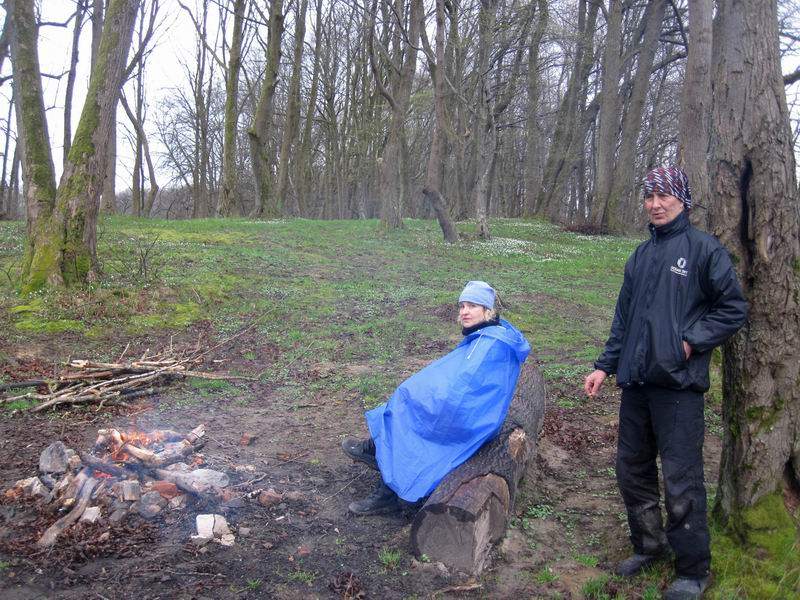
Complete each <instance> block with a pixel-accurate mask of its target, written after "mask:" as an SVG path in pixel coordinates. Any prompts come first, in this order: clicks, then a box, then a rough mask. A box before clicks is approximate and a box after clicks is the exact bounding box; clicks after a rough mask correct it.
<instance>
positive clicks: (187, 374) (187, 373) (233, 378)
mask: <svg viewBox="0 0 800 600" xmlns="http://www.w3.org/2000/svg"><path fill="white" fill-rule="evenodd" d="M181 374H182V375H183V376H184V377H197V378H199V379H223V380H228V381H236V380H239V379H241V380H244V381H258V378H257V377H248V376H247V375H217V374H215V373H205V372H203V371H183V373H181Z"/></svg>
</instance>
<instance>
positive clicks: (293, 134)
mask: <svg viewBox="0 0 800 600" xmlns="http://www.w3.org/2000/svg"><path fill="white" fill-rule="evenodd" d="M307 8H308V0H298V2H297V9H296V11H295V26H294V51H293V53H292V76H291V78H290V79H289V90H288V92H287V95H288V99H287V102H286V119H285V120H284V124H283V136H282V138H281V148H280V154H279V156H278V181H277V185H276V186H275V196H276V199H277V202H278V205H279V208H280V209H282V210H283V211H284V212H286V213H288V214H290V215H292V216H298V215H299V214H300V204H299V202H298V199H297V195H296V194H293V195H292V196H291V199H289V198H288V197H287V196H288V190H289V155H290V153H291V151H292V148H293V147H294V145H295V143H296V142H297V134H298V125H299V117H300V115H299V110H300V77H301V75H302V67H303V45H304V43H305V36H306V9H307Z"/></svg>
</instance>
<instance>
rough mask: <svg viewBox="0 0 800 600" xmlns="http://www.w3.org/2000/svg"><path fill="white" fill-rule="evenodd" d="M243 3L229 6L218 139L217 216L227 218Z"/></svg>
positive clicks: (233, 179) (231, 205) (231, 204)
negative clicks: (230, 18) (219, 182)
mask: <svg viewBox="0 0 800 600" xmlns="http://www.w3.org/2000/svg"><path fill="white" fill-rule="evenodd" d="M246 6H247V0H235V2H234V4H233V33H232V37H231V49H230V55H229V56H228V73H227V77H226V78H225V122H224V125H223V127H224V129H223V134H222V135H223V140H222V185H220V186H219V214H220V215H222V216H223V217H231V216H233V215H234V214H236V213H237V212H238V210H237V209H238V204H237V203H236V201H235V197H236V184H237V176H236V134H237V125H238V123H239V73H240V72H241V70H242V29H243V25H244V11H245V8H246Z"/></svg>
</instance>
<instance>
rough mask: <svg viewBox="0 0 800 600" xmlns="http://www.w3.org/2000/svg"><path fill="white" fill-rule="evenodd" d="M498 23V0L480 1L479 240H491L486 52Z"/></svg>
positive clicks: (493, 145) (492, 142)
mask: <svg viewBox="0 0 800 600" xmlns="http://www.w3.org/2000/svg"><path fill="white" fill-rule="evenodd" d="M496 21H497V0H481V10H480V12H479V13H478V49H477V59H476V63H477V78H476V83H477V89H476V92H475V102H476V106H475V113H476V119H475V127H474V133H475V136H474V138H473V139H474V144H475V149H476V154H475V163H476V164H475V170H476V172H477V174H478V179H477V181H476V182H475V188H474V189H473V192H472V193H473V197H474V200H473V201H474V204H475V217H476V220H477V222H478V237H480V238H482V239H489V238H491V237H492V236H491V232H490V231H489V220H488V205H489V187H490V185H491V180H490V173H491V167H492V164H493V160H492V159H493V158H494V154H495V150H496V149H497V130H496V129H495V123H494V111H493V110H492V101H491V96H492V91H491V89H490V87H491V85H490V82H489V72H490V68H489V61H490V56H489V53H490V51H491V46H492V35H493V33H494V28H495V23H496Z"/></svg>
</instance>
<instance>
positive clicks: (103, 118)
mask: <svg viewBox="0 0 800 600" xmlns="http://www.w3.org/2000/svg"><path fill="white" fill-rule="evenodd" d="M20 7H21V8H22V10H21V11H18V10H17V9H19V8H20ZM137 7H138V0H111V2H110V3H109V6H108V11H107V14H106V20H105V25H104V27H103V34H102V36H101V40H100V48H99V50H98V60H97V62H96V63H95V67H94V69H92V75H91V79H90V82H89V90H88V92H87V95H86V101H85V104H84V106H83V111H82V112H81V118H80V121H79V123H78V128H77V130H76V132H75V137H74V139H73V144H72V148H71V149H70V153H69V157H68V160H67V163H66V165H65V166H64V172H63V174H62V176H61V182H60V184H59V186H58V191H57V193H56V194H55V196H54V195H53V193H52V192H53V186H52V175H51V174H52V160H51V159H50V157H49V151H46V150H43V149H44V148H49V142H47V141H46V140H47V136H46V131H47V130H46V126H45V124H44V123H45V121H44V112H43V110H42V111H41V112H38V111H37V110H36V108H35V106H36V105H37V104H38V105H39V106H42V103H41V93H40V90H41V88H39V90H35V89H34V90H32V88H31V87H30V82H26V83H24V84H22V85H21V87H20V88H18V90H19V91H20V93H21V96H25V99H22V98H21V100H20V103H19V104H18V107H17V110H18V112H20V113H21V114H23V115H24V118H25V120H26V122H27V121H28V119H30V121H29V122H27V123H25V124H24V125H23V127H22V128H21V130H20V131H21V137H24V140H25V141H24V147H25V154H26V155H27V156H26V163H27V167H26V170H27V169H30V168H32V169H42V171H43V173H44V176H43V177H41V176H39V175H38V174H32V173H31V172H30V171H28V178H27V179H26V187H33V188H34V193H37V194H38V193H40V192H41V191H42V190H41V185H42V183H44V185H45V186H46V187H47V190H48V191H47V193H46V195H47V196H49V197H50V198H53V197H54V198H55V204H54V205H53V204H52V202H51V200H50V199H49V198H48V199H46V200H45V203H44V204H47V205H49V207H47V208H48V210H46V211H36V212H38V213H39V214H38V215H37V216H36V220H35V221H34V223H35V225H34V229H33V230H32V231H31V235H30V242H29V255H30V258H29V259H28V260H26V263H25V270H24V272H23V277H22V292H23V293H27V292H31V291H34V290H37V289H39V288H41V287H43V286H44V285H47V284H48V283H49V284H61V283H66V284H69V283H73V282H82V281H86V280H87V279H88V280H91V279H92V278H93V277H94V275H95V273H96V269H97V255H96V232H97V209H98V204H99V199H100V191H101V186H102V181H103V174H104V173H105V172H106V167H107V164H106V161H107V154H106V149H107V144H108V139H109V130H110V129H111V127H112V125H113V112H112V111H111V107H112V106H114V105H116V103H117V99H118V97H119V93H120V88H121V86H122V82H123V77H124V74H125V66H126V65H125V61H126V57H127V55H128V50H129V49H130V43H131V37H132V35H133V23H134V19H135V15H136V9H137ZM14 15H15V23H16V24H17V26H16V27H15V29H16V30H17V32H18V34H17V37H18V38H19V37H20V35H19V32H20V30H24V32H23V33H22V38H23V40H25V41H23V42H20V41H19V39H18V43H17V53H16V57H15V61H14V67H15V71H17V70H18V69H19V67H18V66H17V65H18V64H19V65H20V66H23V65H25V64H26V63H29V61H30V60H31V59H32V57H34V60H36V62H38V60H37V59H35V25H34V24H33V10H32V6H31V3H29V2H21V1H19V0H16V1H15V2H14ZM31 34H33V37H32V38H31V37H30V36H31ZM30 42H33V43H34V46H33V48H31V46H30V45H28V44H29V43H30ZM23 70H25V67H23ZM36 71H38V68H37V69H36ZM36 75H38V73H36ZM37 78H38V77H37ZM16 79H17V77H15V84H16ZM37 91H38V92H39V93H38V94H37ZM32 93H33V94H34V95H37V96H38V101H37V100H36V99H33V98H31V95H32ZM31 107H34V108H31ZM42 134H44V140H45V141H44V142H42V141H41V139H40V138H41V136H42ZM36 142H40V143H41V146H40V147H39V148H37V151H36V153H35V154H34V153H32V152H31V151H30V149H31V148H32V144H33V143H36ZM43 154H46V155H47V156H43ZM36 188H40V190H39V192H37V190H36ZM31 201H32V202H31V203H32V204H37V205H42V204H43V203H41V202H40V201H39V198H38V197H37V196H34V197H33V198H31ZM42 208H45V207H44V206H42ZM45 212H47V213H49V214H47V216H46V217H45ZM43 217H44V218H43Z"/></svg>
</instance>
